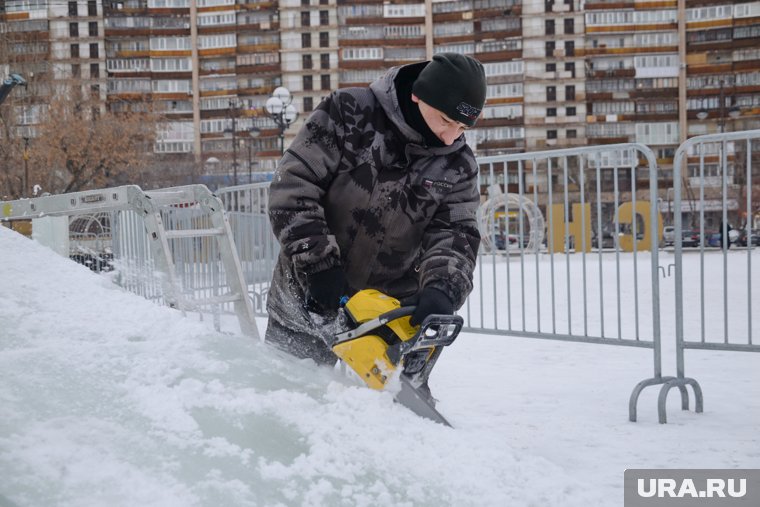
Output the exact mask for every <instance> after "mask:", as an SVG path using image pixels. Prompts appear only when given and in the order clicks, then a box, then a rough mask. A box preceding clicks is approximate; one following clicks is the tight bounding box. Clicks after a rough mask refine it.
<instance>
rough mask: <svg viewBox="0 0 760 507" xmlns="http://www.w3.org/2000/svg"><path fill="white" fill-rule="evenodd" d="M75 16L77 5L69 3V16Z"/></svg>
mask: <svg viewBox="0 0 760 507" xmlns="http://www.w3.org/2000/svg"><path fill="white" fill-rule="evenodd" d="M77 14H78V13H77V3H76V2H69V16H72V17H76V16H77Z"/></svg>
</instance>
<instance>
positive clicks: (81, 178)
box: [29, 82, 157, 193]
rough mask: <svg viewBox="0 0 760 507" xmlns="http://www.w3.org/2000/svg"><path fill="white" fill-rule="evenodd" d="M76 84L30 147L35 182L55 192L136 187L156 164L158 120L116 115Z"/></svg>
mask: <svg viewBox="0 0 760 507" xmlns="http://www.w3.org/2000/svg"><path fill="white" fill-rule="evenodd" d="M81 89H82V87H81V85H79V83H77V82H74V83H73V84H72V85H69V86H64V87H63V88H62V89H59V90H57V93H56V94H55V95H54V96H53V97H52V99H51V100H50V103H49V104H48V107H47V110H46V113H45V115H44V117H43V118H42V119H41V123H40V124H39V126H38V128H37V138H36V139H35V140H34V146H32V147H31V148H30V150H29V151H30V160H29V162H30V166H31V169H30V171H29V172H30V182H32V184H34V183H37V184H39V185H41V186H42V188H43V189H44V190H45V191H47V192H51V193H58V192H76V191H79V190H84V189H88V188H98V187H105V186H113V185H119V184H124V183H134V182H138V181H139V180H140V179H141V175H142V172H143V171H144V170H145V169H146V168H147V167H148V165H149V164H150V162H151V159H152V156H153V155H152V153H153V144H154V143H155V141H156V123H157V117H156V115H154V114H152V113H150V112H133V111H126V112H119V113H114V112H111V111H107V110H104V109H102V103H101V102H100V100H99V99H92V100H90V99H89V98H87V97H82V94H81Z"/></svg>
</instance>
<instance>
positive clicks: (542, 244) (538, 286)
mask: <svg viewBox="0 0 760 507" xmlns="http://www.w3.org/2000/svg"><path fill="white" fill-rule="evenodd" d="M478 162H479V163H480V165H481V185H482V186H490V187H491V188H494V185H499V186H501V185H504V186H506V187H507V189H508V190H510V191H511V193H512V194H514V195H515V196H516V199H512V200H509V199H503V200H501V203H502V204H501V206H502V207H501V208H498V207H496V208H494V207H493V206H484V207H485V208H487V209H488V211H487V212H486V213H485V214H484V213H483V211H482V210H483V208H484V207H481V213H480V214H479V215H480V223H481V235H482V236H483V237H484V245H486V248H484V250H487V251H485V252H483V253H482V254H481V256H480V258H479V262H478V266H477V271H476V273H475V290H473V292H472V294H471V295H470V297H469V298H468V300H467V302H466V304H465V306H464V307H463V309H462V310H461V311H460V313H462V314H463V316H464V318H465V326H466V328H467V329H469V330H472V331H476V332H479V333H493V334H508V335H513V336H525V337H531V338H548V339H555V340H566V341H578V342H589V343H601V344H610V345H624V346H632V347H645V348H651V349H653V360H654V373H653V377H651V378H649V379H646V380H643V381H642V382H640V383H639V384H638V385H637V386H636V387H635V388H634V389H633V392H632V394H631V397H630V401H629V418H630V420H631V421H635V420H636V406H637V403H638V397H639V394H640V393H641V391H642V390H643V389H644V388H646V387H647V386H650V385H658V384H663V383H665V382H667V381H669V380H671V379H672V377H663V376H662V366H661V362H662V359H661V336H660V301H659V280H658V272H659V264H658V263H659V260H658V239H659V236H660V233H661V229H662V224H661V219H660V214H659V210H658V208H657V202H658V200H657V167H656V162H655V157H654V154H653V153H652V151H651V150H650V149H649V148H647V147H646V146H643V145H640V144H619V145H607V146H597V147H582V148H573V149H563V150H553V151H544V152H533V153H519V154H513V155H506V156H498V157H485V158H481V159H479V160H478ZM639 166H643V170H642V172H644V171H646V172H645V173H644V174H642V175H639V174H638V172H639V171H637V168H638V167H639ZM642 176H643V178H642V179H645V180H646V181H647V182H648V183H647V185H646V186H643V187H642V188H639V187H637V182H638V180H639V179H640V177H642ZM496 188H498V187H496ZM539 188H541V189H542V191H541V192H539ZM496 193H497V194H498V191H497V192H496ZM493 199H494V197H492V198H491V199H489V201H487V202H490V201H491V200H493ZM531 200H532V202H530V201H531ZM535 207H538V208H543V209H545V210H546V215H547V216H546V217H542V219H541V220H536V219H535V218H534V216H535V209H534V208H535ZM531 210H532V211H531ZM571 211H572V215H573V216H572V219H571V217H570V214H571ZM491 215H496V216H498V217H499V218H497V219H495V218H494V217H492V216H491ZM544 221H545V222H546V226H547V237H546V239H545V240H540V241H539V240H537V237H538V236H541V235H542V234H543V231H534V230H531V223H534V222H535V223H538V224H540V225H539V227H541V226H542V224H543V222H544ZM539 233H541V234H539ZM529 238H530V239H529ZM645 249H646V250H649V252H647V253H645V252H643V250H645ZM624 250H626V251H624ZM623 289H625V290H623ZM623 292H625V294H626V295H625V296H624V295H623ZM629 294H630V295H629ZM489 300H492V303H488V301H489ZM682 396H685V393H683V392H682Z"/></svg>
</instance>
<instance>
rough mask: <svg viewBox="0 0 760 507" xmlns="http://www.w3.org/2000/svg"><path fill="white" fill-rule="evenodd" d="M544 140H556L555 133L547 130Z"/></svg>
mask: <svg viewBox="0 0 760 507" xmlns="http://www.w3.org/2000/svg"><path fill="white" fill-rule="evenodd" d="M546 138H547V139H557V131H556V130H547V131H546Z"/></svg>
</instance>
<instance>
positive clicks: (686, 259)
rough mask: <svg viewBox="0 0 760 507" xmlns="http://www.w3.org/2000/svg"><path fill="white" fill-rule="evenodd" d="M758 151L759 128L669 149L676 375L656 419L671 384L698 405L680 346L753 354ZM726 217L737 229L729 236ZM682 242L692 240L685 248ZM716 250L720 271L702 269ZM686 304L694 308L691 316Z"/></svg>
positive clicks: (756, 346)
mask: <svg viewBox="0 0 760 507" xmlns="http://www.w3.org/2000/svg"><path fill="white" fill-rule="evenodd" d="M758 155H760V130H754V131H745V132H733V133H725V134H714V135H705V136H698V137H693V138H691V139H689V140H688V141H686V142H685V143H683V144H682V145H681V146H680V147H679V148H678V151H677V152H676V155H675V160H674V181H676V182H682V184H680V185H679V184H677V185H674V195H673V197H674V201H673V206H674V208H675V212H674V215H673V216H674V225H675V312H676V316H675V317H676V328H675V335H676V377H677V378H675V379H672V380H670V381H668V382H667V383H665V385H663V386H662V388H661V390H660V396H659V413H660V422H663V423H664V422H666V416H665V402H666V399H667V395H668V391H669V390H670V389H671V388H673V387H678V388H679V389H681V390H682V392H683V389H685V386H691V387H692V389H693V391H694V397H695V405H696V407H697V408H696V410H697V411H698V412H701V411H702V405H703V399H702V390H701V387H700V385H699V383H698V382H697V381H696V380H695V379H694V378H689V377H686V376H685V366H684V363H685V351H686V349H702V350H725V351H749V352H760V340H759V339H758V336H757V335H758V326H757V323H756V319H757V318H758V316H759V315H760V311H758V306H757V302H756V297H757V296H756V294H753V288H756V287H760V274H759V273H758V270H753V259H754V261H755V262H758V261H760V248H758V246H760V238H758V235H759V234H760V231H758V226H760V202H758V197H755V196H753V185H755V186H757V183H760V170H758V169H759V168H760V158H759V157H758ZM684 190H685V192H684ZM684 193H685V194H686V195H685V196H684ZM711 204H712V205H711ZM710 210H713V211H710ZM709 215H712V216H709ZM684 222H685V223H686V225H684ZM731 222H734V227H737V228H738V233H737V234H735V235H733V237H732V234H731V232H732V231H731V225H730V224H731ZM687 242H689V244H692V245H693V244H694V242H696V243H697V245H696V246H695V247H692V248H691V249H690V251H686V249H685V248H684V244H686V243H687ZM732 243H733V246H732ZM716 250H717V251H716ZM715 256H720V257H721V261H722V262H721V266H722V270H721V272H717V273H716V272H714V271H710V272H708V273H706V272H705V260H706V258H708V257H715ZM687 273H688V276H687ZM753 296H754V297H753ZM685 308H698V309H699V312H698V318H695V317H697V316H695V315H694V314H692V313H689V314H687V313H686V312H685ZM695 313H696V312H695Z"/></svg>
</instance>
